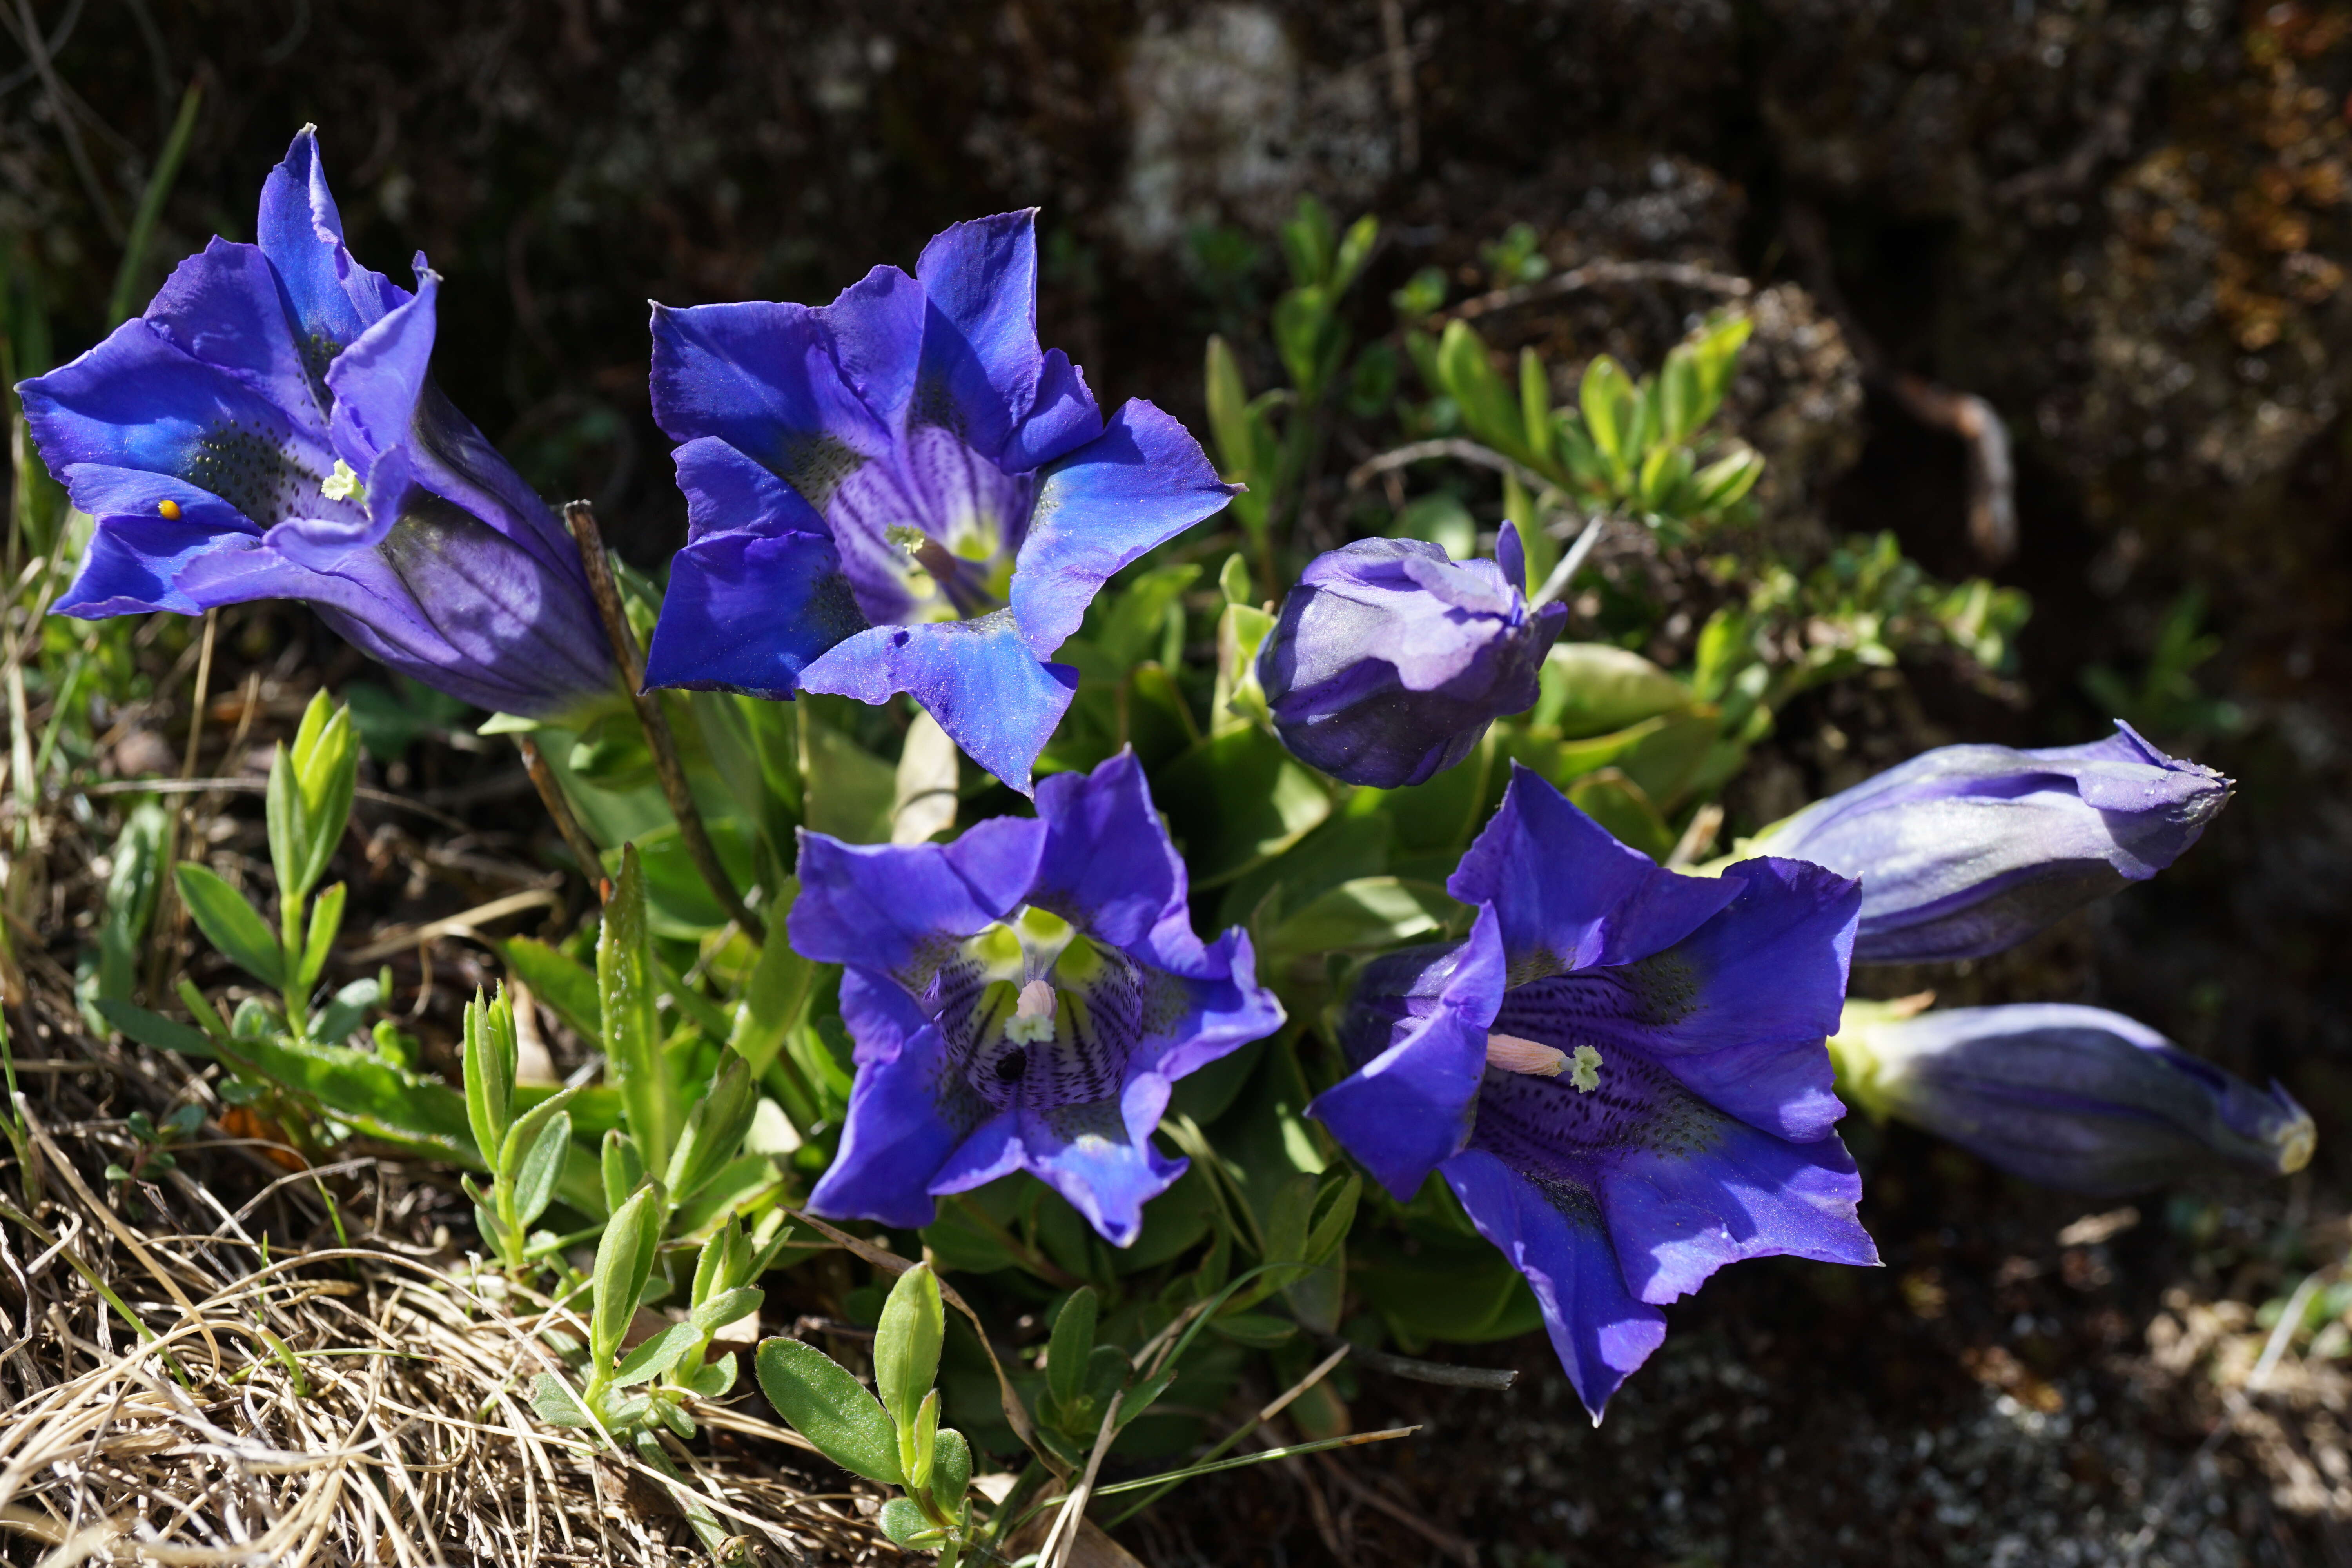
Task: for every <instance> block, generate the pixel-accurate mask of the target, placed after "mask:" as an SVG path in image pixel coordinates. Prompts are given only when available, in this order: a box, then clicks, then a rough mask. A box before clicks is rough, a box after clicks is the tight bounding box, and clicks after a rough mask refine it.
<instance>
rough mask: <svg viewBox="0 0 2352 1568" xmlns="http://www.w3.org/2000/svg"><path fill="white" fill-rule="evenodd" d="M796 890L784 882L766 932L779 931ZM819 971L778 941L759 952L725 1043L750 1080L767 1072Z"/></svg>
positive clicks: (802, 1015) (788, 881) (797, 887)
mask: <svg viewBox="0 0 2352 1568" xmlns="http://www.w3.org/2000/svg"><path fill="white" fill-rule="evenodd" d="M799 890H800V885H799V883H798V882H797V881H796V880H794V879H791V878H787V879H785V887H784V890H783V892H782V895H781V896H780V897H778V899H777V900H776V904H775V908H774V910H772V911H771V912H770V914H769V916H768V925H769V927H770V929H771V930H773V931H782V930H783V929H784V921H785V918H786V917H787V916H788V915H790V914H791V912H792V907H793V899H794V897H795V895H796V894H797V893H798V892H799ZM821 973H824V965H823V964H819V963H810V962H809V961H808V960H807V959H805V958H803V957H802V956H801V955H800V954H799V953H797V952H793V944H792V943H791V942H786V941H783V940H782V939H776V938H772V939H771V940H770V941H769V942H768V943H767V945H766V946H764V947H762V948H761V949H760V957H759V961H758V962H757V963H753V964H752V965H751V978H750V979H749V980H746V981H745V982H744V983H743V994H742V996H741V998H740V1000H738V1001H737V1003H736V1004H735V1026H734V1028H733V1029H732V1030H730V1033H729V1035H728V1040H727V1043H728V1045H729V1046H730V1047H733V1049H734V1051H735V1054H736V1055H738V1056H740V1057H741V1058H743V1060H744V1061H745V1062H747V1063H748V1064H750V1066H751V1076H752V1077H753V1078H755V1079H756V1078H760V1077H761V1076H763V1075H764V1074H765V1073H766V1072H767V1070H768V1066H769V1064H770V1063H772V1062H773V1061H774V1060H775V1059H776V1055H777V1053H778V1051H780V1050H781V1049H782V1047H783V1043H784V1037H786V1036H787V1035H789V1034H791V1033H792V1031H793V1030H794V1029H796V1028H798V1027H799V1026H801V1023H802V1021H803V1019H804V1018H806V1016H808V1006H809V1001H810V999H811V998H812V997H814V995H815V994H816V989H817V977H818V976H819V975H820V974H821Z"/></svg>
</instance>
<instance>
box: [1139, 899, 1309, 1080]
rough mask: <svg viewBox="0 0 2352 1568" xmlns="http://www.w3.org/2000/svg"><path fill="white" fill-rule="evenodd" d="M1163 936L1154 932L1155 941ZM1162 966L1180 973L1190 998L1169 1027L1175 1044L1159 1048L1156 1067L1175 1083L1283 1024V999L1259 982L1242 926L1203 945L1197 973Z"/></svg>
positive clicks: (1164, 1076)
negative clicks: (1278, 1000)
mask: <svg viewBox="0 0 2352 1568" xmlns="http://www.w3.org/2000/svg"><path fill="white" fill-rule="evenodd" d="M1166 929H1167V928H1165V927H1161V928H1160V931H1162V932H1164V931H1165V930H1166ZM1185 934H1186V935H1188V936H1189V935H1191V934H1192V933H1191V932H1189V931H1187V932H1186V933H1185ZM1159 935H1160V932H1155V933H1154V937H1155V942H1156V941H1157V938H1158V936H1159ZM1194 945H1195V946H1196V947H1197V946H1198V945H1199V944H1198V942H1195V943H1194ZM1161 967H1162V968H1166V969H1169V970H1170V972H1171V973H1176V974H1177V975H1178V978H1179V980H1180V982H1181V984H1182V986H1183V988H1184V991H1185V993H1186V994H1187V995H1188V996H1189V997H1190V999H1191V1005H1190V1006H1189V1007H1188V1009H1187V1010H1186V1012H1185V1014H1184V1016H1182V1017H1181V1018H1179V1019H1178V1020H1176V1022H1175V1023H1173V1024H1172V1025H1171V1026H1169V1028H1168V1031H1167V1034H1168V1037H1170V1038H1171V1039H1173V1040H1174V1041H1175V1042H1176V1043H1175V1044H1174V1045H1172V1046H1169V1047H1165V1048H1164V1049H1163V1050H1162V1051H1161V1053H1160V1057H1159V1059H1158V1062H1157V1063H1156V1065H1155V1068H1154V1070H1156V1071H1157V1072H1158V1073H1159V1074H1160V1076H1161V1077H1162V1078H1165V1079H1169V1080H1170V1081H1171V1082H1173V1081H1174V1080H1175V1079H1180V1078H1182V1077H1183V1076H1184V1075H1185V1074H1187V1073H1191V1072H1197V1071H1198V1070H1200V1069H1201V1068H1204V1067H1206V1066H1208V1065H1209V1064H1210V1063H1211V1062H1213V1061H1215V1060H1216V1059H1217V1058H1219V1057H1223V1056H1229V1055H1231V1054H1232V1053H1233V1052H1234V1051H1237V1050H1239V1049H1241V1048H1242V1047H1244V1046H1246V1045H1248V1044H1249V1043H1250V1042H1251V1041H1252V1040H1262V1039H1264V1038H1265V1037H1267V1036H1268V1035H1271V1034H1273V1033H1274V1032H1275V1031H1276V1029H1279V1028H1280V1027H1282V1021H1283V1016H1284V1015H1283V1010H1282V1004H1281V1003H1279V1002H1277V1001H1276V1000H1275V997H1274V993H1273V992H1271V991H1269V990H1267V989H1266V988H1265V986H1264V985H1262V984H1259V983H1258V979H1257V960H1256V958H1255V955H1254V954H1253V953H1252V952H1250V939H1249V933H1248V932H1247V931H1243V930H1242V929H1241V928H1240V927H1238V926H1236V927H1234V929H1233V930H1231V931H1227V932H1225V934H1224V935H1223V936H1221V937H1219V938H1218V939H1217V940H1216V941H1215V942H1211V943H1210V944H1209V945H1208V946H1207V948H1205V949H1204V950H1202V955H1201V963H1200V966H1199V973H1189V974H1188V973H1182V972H1181V971H1178V970H1176V969H1175V968H1174V966H1173V965H1171V964H1166V963H1163V964H1162V965H1161Z"/></svg>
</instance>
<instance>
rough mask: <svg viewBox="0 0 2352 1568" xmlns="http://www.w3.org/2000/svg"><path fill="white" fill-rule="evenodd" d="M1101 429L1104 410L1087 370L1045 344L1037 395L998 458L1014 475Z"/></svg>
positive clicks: (1080, 444)
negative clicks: (1081, 368) (1096, 400)
mask: <svg viewBox="0 0 2352 1568" xmlns="http://www.w3.org/2000/svg"><path fill="white" fill-rule="evenodd" d="M1102 431H1103V417H1102V410H1101V408H1099V407H1098V406H1097V405H1096V403H1095V395H1094V393H1093V392H1092V391H1090V390H1089V389H1088V388H1087V376H1086V372H1084V371H1082V370H1080V369H1079V368H1078V367H1077V366H1076V365H1074V364H1072V363H1070V356H1069V355H1067V354H1066V353H1063V352H1062V351H1061V350H1059V349H1047V350H1046V351H1045V363H1044V364H1043V366H1042V367H1041V368H1040V369H1039V370H1038V372H1037V400H1036V402H1035V403H1034V405H1031V407H1030V410H1029V413H1028V415H1027V416H1026V417H1024V419H1023V420H1022V421H1021V423H1020V425H1019V426H1017V427H1016V428H1015V429H1014V430H1013V434H1012V436H1011V437H1009V438H1008V439H1007V440H1006V441H1005V443H1004V450H1003V453H1001V454H1000V455H999V456H998V458H997V461H998V463H1000V464H1001V465H1003V468H1004V470H1005V472H1007V473H1013V474H1018V473H1024V472H1026V471H1028V470H1029V469H1032V468H1044V467H1045V465H1046V464H1047V463H1050V462H1052V461H1053V460H1054V459H1055V458H1058V457H1060V456H1061V455H1062V454H1063V453H1065V452H1067V451H1070V450H1072V449H1073V448H1075V447H1083V446H1085V445H1086V444H1087V442H1089V441H1091V440H1093V439H1094V438H1095V437H1097V436H1099V435H1101V434H1102Z"/></svg>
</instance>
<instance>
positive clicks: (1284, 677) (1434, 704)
mask: <svg viewBox="0 0 2352 1568" xmlns="http://www.w3.org/2000/svg"><path fill="white" fill-rule="evenodd" d="M1495 554H1496V559H1495V560H1493V561H1455V560H1453V559H1452V558H1450V557H1449V556H1447V554H1446V553H1445V552H1444V551H1443V550H1441V549H1439V548H1438V547H1437V546H1436V545H1434V544H1426V543H1423V542H1421V541H1419V540H1413V539H1364V540H1359V541H1357V542H1355V543H1353V544H1349V545H1343V546H1341V547H1340V548H1339V549H1338V550H1333V551H1328V552H1325V553H1323V554H1322V555H1319V556H1318V557H1316V559H1315V560H1314V561H1313V562H1311V563H1308V565H1307V570H1306V571H1305V572H1303V573H1301V574H1299V578H1298V585H1297V587H1296V588H1294V589H1292V590H1291V593H1290V597H1289V598H1288V599H1286V600H1285V601H1284V603H1283V606H1282V614H1281V616H1279V618H1277V619H1276V622H1275V626H1274V630H1273V631H1271V632H1269V633H1268V634H1267V635H1266V638H1265V646H1264V647H1262V648H1261V649H1260V650H1259V653H1258V679H1259V681H1260V682H1261V683H1262V684H1263V685H1264V686H1265V696H1266V702H1267V705H1268V707H1269V708H1271V710H1273V714H1274V728H1275V732H1276V734H1278V735H1280V736H1281V737H1282V743H1283V744H1284V745H1286V746H1287V747H1289V748H1290V751H1291V753H1292V754H1293V755H1295V756H1297V758H1298V759H1299V760H1300V761H1302V762H1305V763H1309V764H1311V765H1313V766H1315V767H1318V768H1320V769H1322V770H1323V771H1324V772H1325V773H1329V774H1330V775H1331V776H1332V777H1333V778H1336V779H1341V780H1344V781H1346V782H1347V783H1349V784H1373V785H1377V786H1379V787H1380V788H1382V789H1395V788H1398V787H1399V786H1401V785H1404V784H1420V783H1422V782H1423V781H1424V780H1426V779H1428V778H1430V777H1432V776H1433V775H1434V774H1436V773H1441V772H1443V771H1444V770H1445V769H1447V768H1450V767H1452V766H1453V765H1454V763H1458V762H1460V761H1461V760H1462V759H1463V758H1464V757H1465V756H1467V755H1469V753H1470V748H1471V747H1473V746H1475V745H1476V744H1477V743H1478V738H1479V737H1480V736H1481V735H1483V734H1485V733H1486V726H1487V725H1488V724H1490V723H1492V722H1493V721H1495V720H1496V719H1498V718H1501V717H1502V716H1504V715H1505V714H1509V713H1518V712H1523V711H1525V710H1527V709H1528V708H1531V707H1533V706H1534V705H1535V700H1536V696H1537V693H1538V674H1539V672H1540V671H1541V669H1542V668H1543V659H1544V655H1545V654H1546V653H1548V652H1549V651H1550V648H1551V645H1552V644H1553V642H1555V641H1556V640H1558V638H1559V629H1560V626H1561V623H1562V622H1564V621H1565V620H1566V619H1567V618H1568V607H1567V606H1566V605H1559V604H1552V605H1544V606H1542V607H1541V608H1539V609H1530V608H1529V607H1528V598H1527V563H1526V561H1525V559H1524V558H1523V557H1522V555H1521V554H1520V552H1519V538H1518V534H1517V531H1514V530H1513V528H1512V527H1511V525H1510V524H1508V523H1505V524H1504V525H1503V532H1502V537H1501V538H1500V539H1499V540H1497V541H1496V547H1495Z"/></svg>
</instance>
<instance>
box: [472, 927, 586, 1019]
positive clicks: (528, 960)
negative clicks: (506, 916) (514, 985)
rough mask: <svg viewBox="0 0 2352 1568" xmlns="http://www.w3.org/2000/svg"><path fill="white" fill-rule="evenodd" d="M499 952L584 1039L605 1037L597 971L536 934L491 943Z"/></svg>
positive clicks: (526, 983)
mask: <svg viewBox="0 0 2352 1568" xmlns="http://www.w3.org/2000/svg"><path fill="white" fill-rule="evenodd" d="M494 945H495V946H496V947H497V948H498V950H499V957H500V958H503V959H505V960H506V965H507V967H508V968H509V970H511V971H513V972H514V976H515V978H516V979H518V980H520V981H521V982H522V983H523V984H525V985H528V986H530V994H532V995H533V996H536V997H538V998H539V1000H541V1002H544V1003H545V1004H547V1005H549V1006H550V1007H551V1008H553V1009H554V1010H555V1016H557V1017H559V1018H561V1019H562V1020H563V1021H564V1022H565V1023H567V1024H569V1025H571V1026H572V1027H573V1028H574V1029H577V1030H578V1031H579V1032H580V1036H581V1037H582V1038H583V1039H589V1040H598V1041H601V1040H603V1039H604V1004H603V1003H602V1002H601V1001H600V1000H598V998H597V994H596V972H595V971H594V970H593V969H590V968H589V967H588V966H587V965H585V964H582V963H573V962H572V960H570V959H568V958H566V957H564V956H563V954H562V953H560V952H556V951H555V949H553V948H551V947H550V946H548V945H547V943H545V942H541V941H540V940H539V939H538V938H537V937H531V936H517V937H509V938H507V939H506V940H505V941H503V942H497V943H495V944H494Z"/></svg>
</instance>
